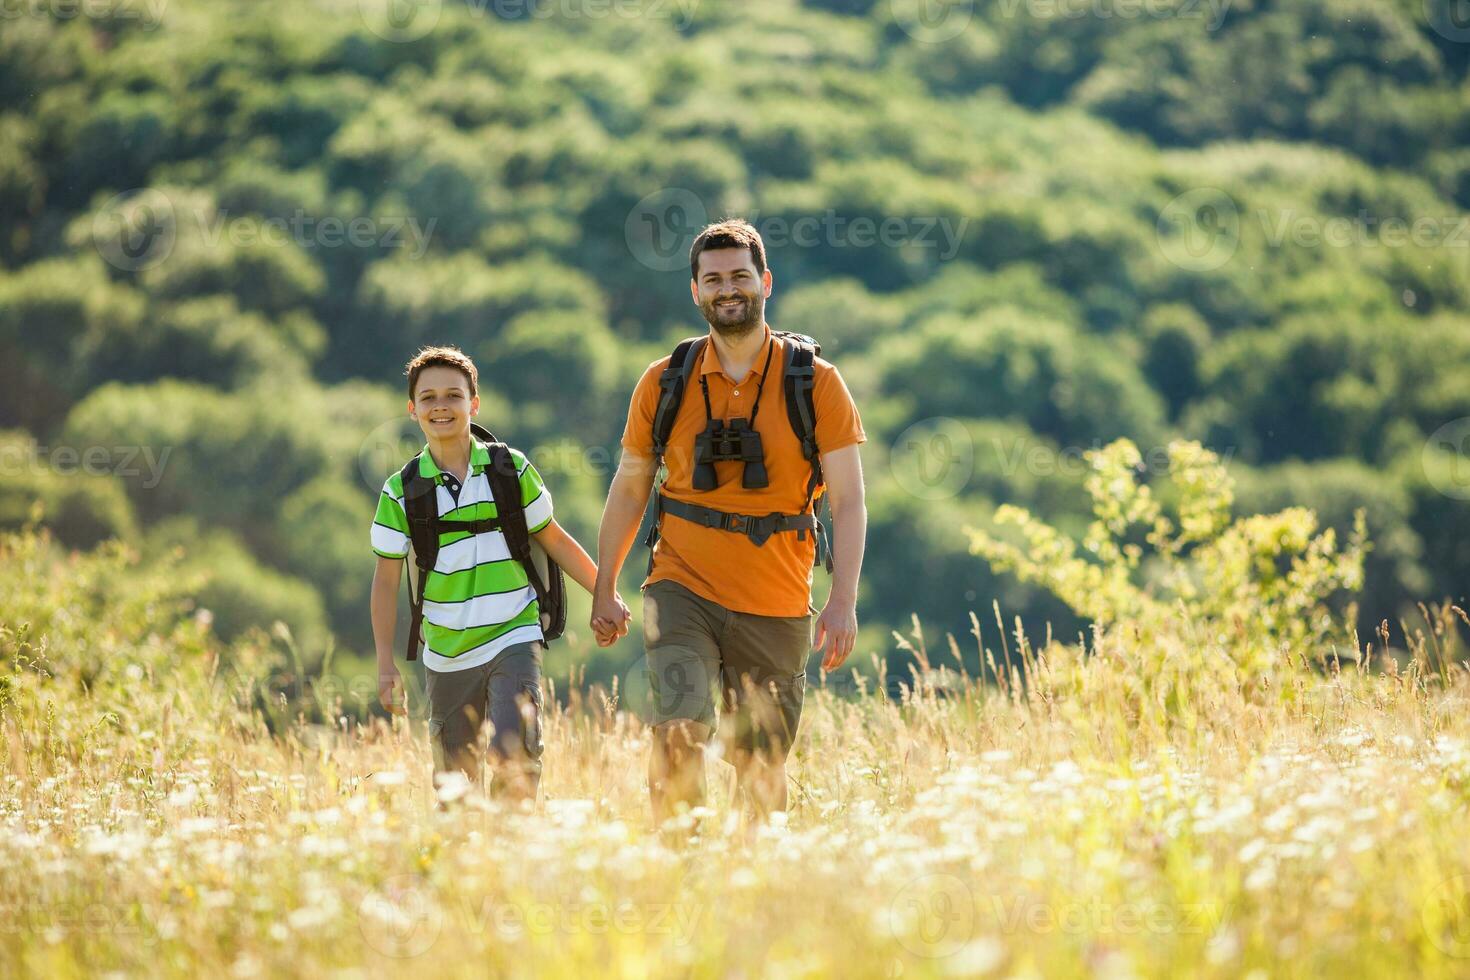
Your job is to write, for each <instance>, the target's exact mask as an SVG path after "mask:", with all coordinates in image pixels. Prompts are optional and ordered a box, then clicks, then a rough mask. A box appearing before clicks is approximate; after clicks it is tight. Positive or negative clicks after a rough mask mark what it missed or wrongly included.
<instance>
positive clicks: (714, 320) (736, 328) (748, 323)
mask: <svg viewBox="0 0 1470 980" xmlns="http://www.w3.org/2000/svg"><path fill="white" fill-rule="evenodd" d="M739 298H740V299H741V300H743V301H744V302H745V315H744V316H743V317H741V318H740V319H739V320H731V319H730V318H729V317H728V316H727V315H726V314H724V313H721V312H720V310H719V309H718V307H717V306H716V303H718V300H710V301H709V302H708V303H704V304H702V305H701V306H700V308H699V312H700V313H702V314H704V319H705V322H706V323H708V324H709V325H710V329H711V330H713V331H714V332H715V333H717V334H719V335H720V336H721V337H726V338H728V339H731V340H733V339H735V338H738V337H744V336H745V335H746V334H748V333H750V332H751V331H752V330H756V329H758V328H759V327H760V325H761V324H762V323H764V322H765V317H766V303H765V297H764V296H761V295H760V294H759V293H755V294H753V295H749V296H747V295H745V294H744V293H741V294H740V296H739Z"/></svg>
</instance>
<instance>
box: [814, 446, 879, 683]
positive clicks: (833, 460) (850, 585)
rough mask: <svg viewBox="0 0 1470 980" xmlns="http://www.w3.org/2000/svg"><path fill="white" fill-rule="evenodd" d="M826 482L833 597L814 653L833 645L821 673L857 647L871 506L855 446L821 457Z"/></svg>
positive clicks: (829, 598) (819, 624) (824, 613)
mask: <svg viewBox="0 0 1470 980" xmlns="http://www.w3.org/2000/svg"><path fill="white" fill-rule="evenodd" d="M822 476H823V478H824V479H825V480H826V481H827V495H828V497H829V498H830V500H831V505H832V591H831V593H830V594H829V595H828V596H827V605H826V606H825V607H824V608H823V609H822V615H821V617H820V618H818V620H817V635H816V638H815V639H814V641H813V644H812V649H814V650H820V649H822V646H823V645H824V644H826V643H827V641H828V640H829V639H830V640H831V641H832V645H831V646H830V647H829V648H828V650H827V653H826V655H825V656H824V657H823V658H822V669H823V670H836V669H837V668H838V667H841V666H842V663H843V661H845V660H846V659H847V658H848V655H849V654H851V653H852V648H853V645H854V644H855V643H857V588H858V576H859V574H860V573H861V572H862V568H863V547H864V543H865V542H866V540H867V537H868V505H867V500H866V496H865V494H864V490H863V463H862V458H861V457H860V456H859V455H858V447H857V444H853V445H851V446H845V447H843V448H842V449H837V450H834V451H833V452H830V453H823V454H822Z"/></svg>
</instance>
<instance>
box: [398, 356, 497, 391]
mask: <svg viewBox="0 0 1470 980" xmlns="http://www.w3.org/2000/svg"><path fill="white" fill-rule="evenodd" d="M431 367H450V368H454V369H455V370H456V371H459V372H461V373H462V374H463V375H464V376H465V377H466V378H468V379H469V382H470V397H471V398H474V397H475V395H477V394H479V392H478V390H477V389H478V388H479V384H480V372H479V371H477V370H475V362H474V361H472V360H470V356H469V355H468V354H466V353H465V352H464V351H462V350H460V349H459V348H458V347H425V348H423V349H422V350H420V351H419V352H418V353H417V354H415V355H414V356H413V359H412V360H410V361H409V362H408V366H407V367H405V368H404V369H403V373H404V374H406V375H408V400H409V401H413V400H414V389H416V388H417V387H418V383H419V375H420V374H423V373H424V369H425V368H431Z"/></svg>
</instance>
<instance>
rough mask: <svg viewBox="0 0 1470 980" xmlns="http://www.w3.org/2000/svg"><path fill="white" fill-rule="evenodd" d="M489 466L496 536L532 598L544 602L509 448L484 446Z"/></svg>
mask: <svg viewBox="0 0 1470 980" xmlns="http://www.w3.org/2000/svg"><path fill="white" fill-rule="evenodd" d="M485 448H486V449H488V450H489V451H490V465H489V466H488V467H486V469H485V475H486V476H487V477H488V478H489V480H490V493H491V495H492V496H493V497H494V498H495V514H496V516H497V517H498V518H499V519H500V533H501V534H504V535H505V546H506V548H507V549H508V550H509V551H510V556H511V557H512V558H514V559H515V560H516V561H518V562H520V563H521V567H522V568H524V569H525V570H526V579H527V580H528V581H529V582H530V583H531V588H533V589H535V590H536V598H537V599H538V600H540V601H541V602H543V603H544V602H545V601H546V583H545V582H543V581H541V573H540V572H539V571H537V569H536V563H535V561H533V560H532V558H531V531H530V528H529V527H527V525H526V508H525V505H524V504H522V502H521V477H520V473H519V472H518V471H517V470H516V461H515V457H514V456H512V455H511V452H510V447H509V446H507V445H506V444H505V443H503V442H491V443H487V444H486V446H485Z"/></svg>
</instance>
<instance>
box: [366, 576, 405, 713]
mask: <svg viewBox="0 0 1470 980" xmlns="http://www.w3.org/2000/svg"><path fill="white" fill-rule="evenodd" d="M401 578H403V559H402V558H384V557H383V556H382V555H379V556H378V567H377V568H376V569H374V570H373V589H372V594H371V598H370V600H369V603H368V608H369V611H370V614H371V616H372V621H373V646H374V647H375V648H376V649H377V651H378V701H379V702H380V703H381V704H382V705H383V708H384V709H385V710H386V711H388V712H389V713H390V714H395V715H406V714H408V708H407V707H406V706H405V703H404V698H403V681H402V679H401V678H400V677H399V676H398V665H397V664H395V663H394V662H393V633H394V631H396V630H397V628H398V582H399V580H400V579H401Z"/></svg>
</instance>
